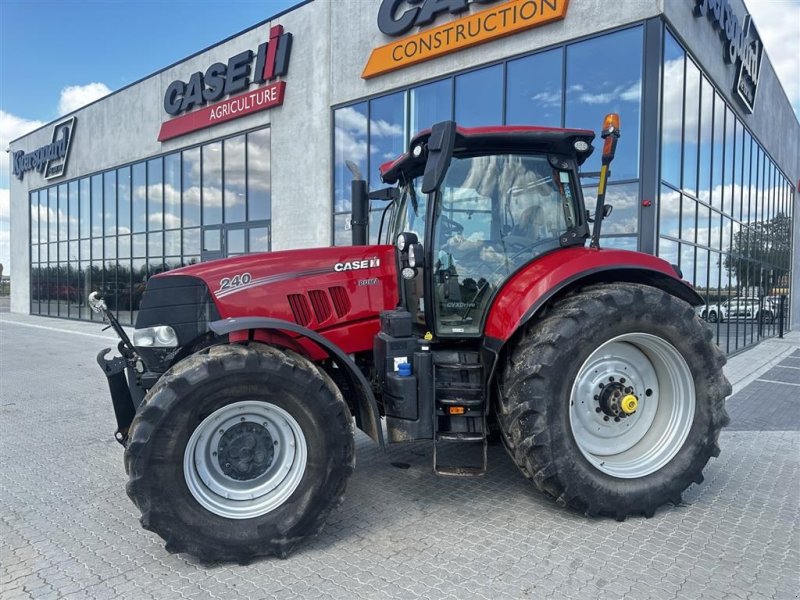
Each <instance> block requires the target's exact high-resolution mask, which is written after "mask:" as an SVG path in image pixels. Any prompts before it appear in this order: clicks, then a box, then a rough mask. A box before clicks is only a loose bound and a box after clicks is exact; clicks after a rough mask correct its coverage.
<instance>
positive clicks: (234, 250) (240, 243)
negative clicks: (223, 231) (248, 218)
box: [227, 229, 245, 256]
mask: <svg viewBox="0 0 800 600" xmlns="http://www.w3.org/2000/svg"><path fill="white" fill-rule="evenodd" d="M244 251H245V250H244V229H231V230H230V231H228V247H227V254H228V256H234V255H236V254H242V253H243V252H244Z"/></svg>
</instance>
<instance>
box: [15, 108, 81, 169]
mask: <svg viewBox="0 0 800 600" xmlns="http://www.w3.org/2000/svg"><path fill="white" fill-rule="evenodd" d="M75 120H76V119H75V117H71V118H70V119H67V120H66V121H62V122H61V123H59V124H58V125H54V126H53V141H52V143H50V144H47V145H46V146H42V147H41V148H37V149H36V150H34V151H33V152H28V153H25V152H24V151H23V150H20V151H18V152H14V156H13V160H12V163H13V165H14V175H16V176H17V179H19V180H20V181H22V178H23V177H24V176H25V173H26V172H28V171H33V170H34V169H35V170H37V171H39V173H42V174H44V178H45V179H53V178H55V177H61V176H62V175H63V174H64V172H65V171H66V170H67V158H69V147H70V142H72V134H73V132H74V131H75Z"/></svg>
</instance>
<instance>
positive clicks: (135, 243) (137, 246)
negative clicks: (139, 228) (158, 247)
mask: <svg viewBox="0 0 800 600" xmlns="http://www.w3.org/2000/svg"><path fill="white" fill-rule="evenodd" d="M131 240H132V241H131V246H132V248H131V254H132V255H133V256H134V257H136V258H138V257H142V258H144V257H145V256H147V234H145V233H136V234H134V235H132V236H131Z"/></svg>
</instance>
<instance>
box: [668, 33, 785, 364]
mask: <svg viewBox="0 0 800 600" xmlns="http://www.w3.org/2000/svg"><path fill="white" fill-rule="evenodd" d="M664 38H665V39H664V52H663V70H662V75H663V85H662V89H663V90H664V91H663V94H664V95H663V99H662V106H663V109H662V115H661V193H660V200H659V211H658V217H659V223H658V231H659V238H658V254H659V256H661V257H662V258H664V259H666V260H668V261H669V262H671V263H674V264H677V265H679V266H680V268H681V270H682V272H683V276H684V278H685V279H686V280H688V281H690V282H691V283H692V284H693V285H694V286H695V288H696V289H697V291H698V292H699V293H700V294H701V295H702V296H703V297H704V298H705V299H706V305H705V306H703V307H700V308H699V309H698V311H699V313H700V315H701V316H703V317H704V318H705V319H706V320H707V321H709V327H710V328H711V329H712V331H713V332H714V335H715V339H716V341H717V343H718V344H719V345H720V347H721V348H722V349H723V350H724V351H726V352H735V351H736V350H739V349H741V348H743V347H745V346H748V345H750V344H752V343H754V342H756V341H758V340H759V339H760V338H761V337H764V336H771V335H775V334H776V333H777V327H778V325H777V319H778V316H779V311H780V304H779V299H780V296H781V295H788V293H789V289H790V281H789V277H790V273H791V248H792V237H791V236H792V218H793V215H792V197H793V194H794V191H793V189H792V185H791V183H790V182H789V180H788V179H787V178H786V177H785V176H784V175H783V174H782V173H781V172H780V170H779V169H778V168H777V166H776V165H775V163H774V162H773V161H772V160H771V159H770V157H769V156H768V154H767V153H766V152H765V151H764V149H763V148H762V147H761V145H760V144H759V143H758V141H756V140H755V139H754V138H753V136H752V135H751V134H750V132H749V131H748V130H747V128H746V127H745V126H744V124H743V123H742V121H741V119H739V118H738V117H737V116H736V114H735V113H734V111H733V110H731V107H730V106H728V105H727V104H726V102H725V101H724V100H723V98H722V96H720V94H719V93H718V92H717V91H716V90H715V89H714V86H713V85H712V83H711V82H710V81H709V80H708V79H707V78H706V77H705V75H704V74H703V73H702V72H701V71H700V69H699V68H698V66H697V65H696V64H695V62H694V60H693V59H692V57H691V56H690V55H689V54H688V53H686V52H685V51H684V49H683V48H682V47H681V46H680V44H679V43H678V42H677V41H676V40H675V38H674V37H673V36H672V35H670V33H669V32H668V31H667V32H666V33H665V36H664ZM786 306H787V307H788V302H787V304H786Z"/></svg>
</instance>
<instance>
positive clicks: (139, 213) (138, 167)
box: [131, 162, 147, 233]
mask: <svg viewBox="0 0 800 600" xmlns="http://www.w3.org/2000/svg"><path fill="white" fill-rule="evenodd" d="M131 212H132V215H133V216H132V225H133V226H132V229H133V232H134V233H140V232H142V231H147V166H146V165H145V163H143V162H141V163H137V164H135V165H133V168H132V175H131Z"/></svg>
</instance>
